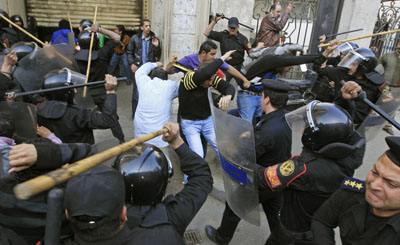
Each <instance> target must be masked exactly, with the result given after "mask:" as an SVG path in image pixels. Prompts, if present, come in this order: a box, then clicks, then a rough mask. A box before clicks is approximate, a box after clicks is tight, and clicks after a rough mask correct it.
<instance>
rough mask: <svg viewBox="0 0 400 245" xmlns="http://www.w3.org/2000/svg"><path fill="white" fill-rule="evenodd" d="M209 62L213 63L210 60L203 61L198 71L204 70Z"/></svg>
mask: <svg viewBox="0 0 400 245" xmlns="http://www.w3.org/2000/svg"><path fill="white" fill-rule="evenodd" d="M209 64H211V62H210V61H204V62H203V63H201V64H200V65H199V66H198V67H197V70H198V71H201V70H203V69H204V68H206V67H207V66H208V65H209Z"/></svg>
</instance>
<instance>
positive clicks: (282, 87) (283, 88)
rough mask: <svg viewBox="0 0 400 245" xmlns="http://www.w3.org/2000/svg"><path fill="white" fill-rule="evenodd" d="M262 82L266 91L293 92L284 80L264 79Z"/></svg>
mask: <svg viewBox="0 0 400 245" xmlns="http://www.w3.org/2000/svg"><path fill="white" fill-rule="evenodd" d="M261 82H262V85H263V87H264V89H270V90H275V91H278V92H288V91H291V90H293V88H292V87H291V86H290V85H289V84H287V83H286V82H285V81H282V80H272V79H263V80H262V81H261Z"/></svg>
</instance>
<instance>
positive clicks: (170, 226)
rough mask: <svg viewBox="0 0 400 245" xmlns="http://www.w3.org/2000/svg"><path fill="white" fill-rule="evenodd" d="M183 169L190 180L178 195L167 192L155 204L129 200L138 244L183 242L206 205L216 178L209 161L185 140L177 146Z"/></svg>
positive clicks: (130, 220) (129, 222)
mask: <svg viewBox="0 0 400 245" xmlns="http://www.w3.org/2000/svg"><path fill="white" fill-rule="evenodd" d="M176 153H177V154H178V156H179V158H180V162H181V170H182V171H183V172H184V173H185V174H187V175H189V180H188V183H187V184H186V185H185V186H184V188H183V190H182V191H180V192H179V193H177V194H176V195H169V196H167V197H166V198H165V199H164V200H163V201H162V203H159V204H157V205H155V206H132V205H131V204H128V205H127V207H128V212H127V215H128V226H129V228H131V229H133V232H134V233H135V235H134V241H135V242H137V243H136V244H184V243H183V240H182V238H183V233H184V232H185V230H186V227H187V226H188V225H189V223H190V222H191V221H192V219H193V218H194V216H195V215H196V214H197V212H198V211H199V210H200V208H201V207H202V206H203V204H204V202H205V201H206V199H207V196H208V194H209V193H210V192H211V190H212V185H213V179H212V177H211V172H210V168H209V166H208V164H207V163H206V162H205V161H204V159H202V158H201V157H199V156H198V155H197V154H196V153H194V152H193V151H192V150H190V149H189V147H188V146H187V145H186V144H183V145H181V146H180V147H179V148H178V149H176Z"/></svg>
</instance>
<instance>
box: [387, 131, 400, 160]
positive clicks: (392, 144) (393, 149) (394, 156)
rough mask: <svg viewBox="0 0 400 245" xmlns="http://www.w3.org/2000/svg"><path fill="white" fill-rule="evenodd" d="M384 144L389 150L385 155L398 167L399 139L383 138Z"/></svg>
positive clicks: (397, 137) (399, 157)
mask: <svg viewBox="0 0 400 245" xmlns="http://www.w3.org/2000/svg"><path fill="white" fill-rule="evenodd" d="M385 140H386V144H387V145H388V146H389V150H387V151H386V155H387V156H388V157H389V158H390V160H391V161H392V162H394V163H395V164H396V165H397V166H399V167H400V137H399V136H389V137H386V138H385Z"/></svg>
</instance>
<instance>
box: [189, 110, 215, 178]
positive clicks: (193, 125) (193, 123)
mask: <svg viewBox="0 0 400 245" xmlns="http://www.w3.org/2000/svg"><path fill="white" fill-rule="evenodd" d="M181 127H182V132H183V134H184V135H185V137H186V140H187V142H188V144H189V147H190V149H192V151H194V152H196V153H197V154H198V155H199V156H200V157H202V158H203V157H204V152H203V145H202V143H201V139H200V134H202V135H203V136H204V138H206V140H207V141H208V143H210V144H211V146H212V147H213V148H214V150H215V152H216V153H217V154H218V148H217V143H216V137H215V131H214V122H213V119H212V117H211V116H209V117H208V118H207V119H204V120H186V119H182V120H181ZM184 182H185V183H187V175H184Z"/></svg>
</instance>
